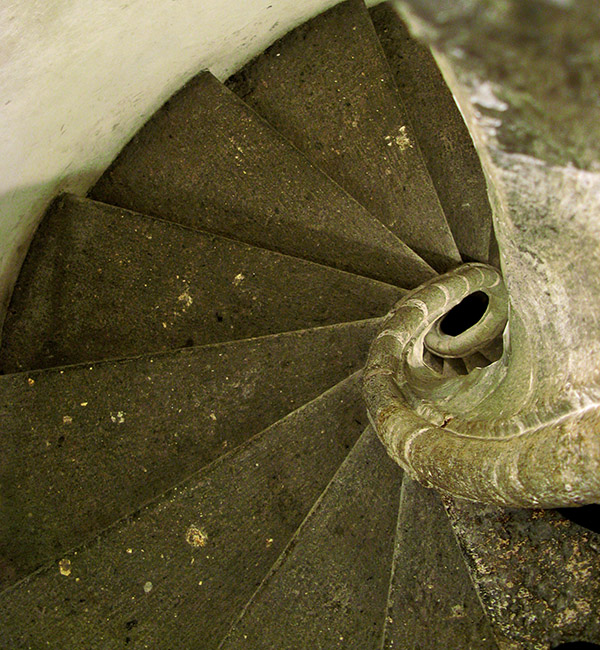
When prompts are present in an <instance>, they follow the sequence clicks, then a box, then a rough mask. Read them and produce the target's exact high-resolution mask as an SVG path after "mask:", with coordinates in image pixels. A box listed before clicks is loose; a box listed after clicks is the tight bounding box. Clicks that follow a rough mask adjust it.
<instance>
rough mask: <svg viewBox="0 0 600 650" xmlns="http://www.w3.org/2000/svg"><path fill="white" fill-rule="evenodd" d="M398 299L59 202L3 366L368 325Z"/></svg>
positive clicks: (300, 265) (0, 352) (29, 265)
mask: <svg viewBox="0 0 600 650" xmlns="http://www.w3.org/2000/svg"><path fill="white" fill-rule="evenodd" d="M402 293H403V292H402V290H400V289H397V288H396V287H394V286H391V285H388V284H383V283H381V282H378V281H376V280H371V279H368V278H365V277H362V276H357V275H353V274H349V273H346V272H343V271H338V270H336V269H332V268H329V267H325V266H321V265H319V264H314V263H312V262H307V261H304V260H300V259H298V258H295V257H289V256H287V255H282V254H280V253H275V252H273V251H268V250H264V249H259V248H255V247H253V246H248V245H246V244H242V243H240V242H236V241H233V240H230V239H224V238H222V237H218V236H215V235H209V234H205V233H201V232H199V231H194V230H190V229H188V228H183V227H181V226H178V225H176V224H171V223H167V222H165V221H161V220H158V219H153V218H150V217H145V216H142V215H138V214H135V213H132V212H128V211H126V210H122V209H120V208H116V207H112V206H107V205H104V204H101V203H96V202H94V201H90V200H89V199H77V198H75V197H70V196H66V197H64V198H62V199H60V200H59V201H58V202H57V203H56V204H55V205H54V208H53V209H52V210H51V211H50V213H49V214H48V216H47V217H46V220H45V222H44V224H43V226H42V228H41V229H40V231H39V232H38V236H37V237H36V240H35V241H34V243H33V245H32V248H31V249H30V251H29V254H28V256H27V260H26V262H25V265H24V267H23V270H22V272H21V275H20V278H19V282H18V285H17V287H16V288H15V293H14V296H13V300H12V303H11V308H10V313H9V316H8V318H7V320H6V323H5V328H4V335H3V340H2V347H1V348H0V367H1V368H2V370H3V371H4V372H15V371H19V370H26V369H32V368H46V367H51V366H59V365H65V364H72V363H82V362H87V361H92V360H101V359H111V358H116V357H124V356H133V355H136V354H144V353H152V352H158V351H163V350H169V349H173V348H180V347H184V346H190V345H203V344H207V343H216V342H220V341H228V340H233V339H243V338H248V337H253V336H261V335H266V334H275V333H277V332H282V331H291V330H296V329H304V328H307V327H315V326H319V325H328V324H332V323H336V322H338V323H340V322H347V321H353V320H359V319H364V318H370V317H373V316H380V315H383V314H385V312H386V311H387V310H388V309H389V308H390V306H391V305H393V304H394V302H395V301H396V300H398V298H399V297H400V296H401V295H402Z"/></svg>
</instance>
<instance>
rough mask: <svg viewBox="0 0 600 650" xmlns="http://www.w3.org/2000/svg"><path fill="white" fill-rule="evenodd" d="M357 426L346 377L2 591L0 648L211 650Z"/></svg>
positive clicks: (356, 397)
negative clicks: (153, 500) (85, 542)
mask: <svg viewBox="0 0 600 650" xmlns="http://www.w3.org/2000/svg"><path fill="white" fill-rule="evenodd" d="M366 423H367V420H366V415H365V413H364V408H363V406H362V403H361V399H360V376H359V373H356V374H354V375H352V376H351V377H349V378H348V379H346V380H344V381H343V382H342V383H341V384H338V385H337V386H335V387H334V388H332V389H331V390H329V391H328V392H326V393H324V394H323V395H321V396H320V397H319V398H317V399H316V400H314V401H312V402H310V403H308V404H306V405H305V406H303V407H302V408H300V409H298V410H297V411H294V412H293V413H291V414H290V415H288V416H287V417H286V418H284V419H283V420H280V421H279V422H277V423H275V424H274V425H273V426H271V427H270V428H269V429H267V430H265V431H264V432H263V433H262V434H260V435H259V436H257V437H255V438H253V439H252V440H250V441H249V442H248V443H247V444H245V445H243V446H242V447H240V448H238V449H237V450H235V451H233V452H232V453H230V454H228V455H227V456H225V457H223V458H222V459H220V460H218V461H217V462H215V463H214V464H212V465H210V466H208V467H207V468H206V469H205V470H203V471H201V472H200V473H199V474H197V475H196V476H194V477H191V478H190V479H189V480H188V481H187V482H186V483H185V484H183V485H181V486H179V487H177V488H175V489H173V490H172V491H170V492H169V493H168V494H166V495H164V496H163V497H162V498H161V499H160V500H159V501H157V502H156V503H154V504H151V505H149V506H147V507H146V508H144V509H143V510H141V511H140V512H138V513H137V514H136V515H135V516H133V517H130V518H128V519H126V520H123V521H121V522H120V523H118V524H117V525H116V526H114V527H112V528H111V529H109V530H107V531H105V532H104V533H103V534H102V535H101V536H100V537H99V538H98V539H97V540H96V541H94V542H93V543H90V544H88V545H87V546H85V547H84V548H79V549H77V550H76V551H74V552H72V553H70V554H68V555H65V556H63V557H62V561H61V562H59V563H55V564H52V565H50V566H48V567H47V568H46V569H44V570H43V571H40V572H38V573H37V574H35V575H33V576H31V577H30V578H28V579H26V580H24V581H22V582H20V583H19V584H17V585H15V586H14V587H13V588H11V589H9V590H7V591H5V592H4V594H3V595H2V596H0V603H1V604H0V630H2V634H3V641H4V644H5V646H8V647H10V648H11V649H14V650H17V649H20V648H29V647H44V648H54V649H56V650H64V648H69V649H70V650H71V649H72V650H79V649H80V650H84V649H85V650H95V649H98V650H112V649H116V648H124V647H127V648H128V649H129V648H168V649H169V650H177V649H179V648H181V649H182V650H189V649H190V648H202V649H203V650H210V649H211V648H216V646H217V645H218V643H219V641H220V640H221V639H222V638H223V636H224V635H225V633H226V631H227V629H228V627H229V626H230V625H231V623H232V620H233V619H234V618H235V617H236V616H237V615H238V614H239V612H240V610H241V608H242V607H243V605H244V603H245V602H247V600H248V599H249V598H250V596H251V595H252V593H253V592H254V590H255V589H256V587H257V586H258V584H259V583H260V581H261V579H262V578H263V576H264V575H265V574H266V573H267V572H268V570H269V568H270V567H271V565H272V564H273V562H275V560H276V559H277V557H278V556H279V555H280V554H281V552H282V551H283V549H284V548H285V546H286V545H287V543H288V542H289V540H290V538H291V537H292V535H293V533H294V531H295V530H296V529H297V527H298V526H299V525H300V524H301V522H302V521H303V519H304V518H305V517H306V515H307V513H308V512H309V510H310V508H311V506H312V505H313V503H314V502H315V501H316V499H317V498H318V497H319V494H320V493H321V492H322V491H323V490H324V489H325V487H326V486H327V484H328V483H329V481H330V479H331V477H332V476H333V475H334V473H335V471H336V470H337V468H338V466H339V464H340V463H341V462H342V461H343V459H344V458H345V456H346V455H347V453H348V450H349V449H350V448H351V447H352V445H353V444H354V441H355V440H356V439H357V438H358V436H359V435H360V432H361V431H362V430H363V429H364V427H365V426H366ZM374 469H375V468H374ZM61 569H62V573H61ZM65 573H68V575H65Z"/></svg>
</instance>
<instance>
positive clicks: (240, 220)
mask: <svg viewBox="0 0 600 650" xmlns="http://www.w3.org/2000/svg"><path fill="white" fill-rule="evenodd" d="M91 196H92V197H93V198H95V199H98V200H100V201H104V202H106V203H112V204H114V205H119V206H122V207H124V208H128V209H130V210H135V211H137V212H142V213H144V214H150V215H154V216H157V217H161V218H163V219H167V220H171V221H176V222H178V223H181V224H184V225H187V226H191V227H195V228H201V229H202V230H208V231H209V232H213V233H217V234H222V235H227V236H228V237H233V238H234V239H239V240H241V241H245V242H248V243H250V244H254V245H256V246H261V247H264V248H269V249H272V250H278V251H280V252H283V253H287V254H289V255H295V256H298V257H302V258H304V259H309V260H312V261H315V262H320V263H323V264H327V265H328V266H333V267H335V268H340V269H343V270H345V271H351V272H354V273H360V274H362V275H367V276H369V277H373V278H376V279H378V280H383V281H385V282H392V283H394V284H397V285H399V286H403V287H414V286H416V285H418V284H420V283H421V282H422V281H423V280H425V279H427V278H429V277H431V276H432V274H433V271H432V269H431V268H430V267H429V266H428V265H427V264H426V263H425V262H424V261H423V260H421V259H420V258H419V257H418V256H417V255H415V253H413V252H412V251H411V250H410V249H409V248H408V247H407V246H406V245H405V244H403V243H402V242H401V241H400V240H399V239H398V238H397V237H396V236H395V235H394V234H392V233H391V232H390V231H389V230H388V229H387V228H385V227H384V226H383V225H382V224H381V223H380V222H379V221H377V219H375V218H374V217H372V216H371V215H370V214H369V213H368V212H367V211H366V210H365V208H363V207H362V206H360V205H359V204H358V203H357V202H356V201H355V200H353V199H352V198H351V197H350V196H349V195H348V194H346V192H344V191H343V190H342V189H341V188H340V187H339V186H338V185H336V184H335V183H334V182H333V181H332V180H331V179H330V178H328V177H327V176H326V175H325V174H324V173H323V172H322V171H321V170H320V169H318V168H317V167H315V166H313V165H311V164H310V163H309V161H308V160H307V159H306V158H305V157H304V156H303V155H302V154H301V153H300V152H299V151H298V150H297V149H296V148H295V147H293V146H292V145H291V144H290V143H289V142H288V141H287V140H286V139H285V138H284V137H283V136H282V135H280V134H279V133H278V132H277V131H275V130H273V128H272V127H270V126H269V125H268V124H267V123H266V122H265V121H264V120H263V119H262V118H261V117H259V116H258V115H257V114H256V113H255V112H254V111H253V110H252V109H251V108H250V107H248V106H247V105H246V104H245V103H244V102H243V101H241V100H240V99H239V98H238V97H237V96H236V95H235V94H234V93H232V92H231V91H230V90H228V89H227V88H226V87H225V86H223V85H222V84H221V83H219V82H218V81H217V80H216V79H215V78H214V77H213V76H212V75H210V74H209V73H207V72H205V73H201V74H200V75H198V76H197V77H195V78H194V79H193V80H192V81H191V82H190V83H189V84H188V85H187V86H186V87H185V88H184V89H183V90H181V91H180V92H179V93H177V94H176V95H175V96H174V97H172V98H171V99H170V100H169V101H168V102H167V103H166V104H165V106H163V108H162V109H161V110H160V111H158V112H157V113H156V114H155V115H154V116H153V118H152V119H151V120H150V121H149V122H148V123H147V124H146V125H145V126H144V128H143V129H142V130H141V131H140V132H139V133H138V134H137V135H136V136H135V137H134V138H133V140H132V141H131V142H130V143H129V144H128V145H127V146H126V147H125V149H124V150H123V151H122V152H121V154H120V155H119V157H118V158H117V160H116V161H115V162H114V163H113V165H112V166H111V167H110V169H109V170H108V171H107V172H106V173H105V174H104V176H103V177H102V178H101V179H100V181H99V182H98V184H97V185H96V186H95V187H94V189H93V190H92V192H91Z"/></svg>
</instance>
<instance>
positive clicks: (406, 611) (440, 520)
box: [382, 477, 498, 650]
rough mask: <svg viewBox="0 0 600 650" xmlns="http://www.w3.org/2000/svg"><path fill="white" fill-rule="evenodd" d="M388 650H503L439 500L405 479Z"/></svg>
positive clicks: (386, 638)
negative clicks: (498, 643)
mask: <svg viewBox="0 0 600 650" xmlns="http://www.w3.org/2000/svg"><path fill="white" fill-rule="evenodd" d="M382 648H383V650H400V649H402V650H420V649H421V648H427V650H465V649H467V648H468V649H469V650H498V646H497V644H496V641H495V639H494V635H493V634H492V629H491V627H490V624H489V622H488V620H487V619H486V617H485V614H484V611H483V608H482V607H481V603H480V602H479V600H478V599H477V594H476V592H475V590H474V588H473V585H472V584H471V579H470V576H469V573H468V571H467V567H466V566H465V563H464V560H463V558H462V556H461V553H460V550H459V548H458V545H457V542H456V540H455V539H454V535H453V534H452V529H451V527H450V522H449V521H448V517H447V516H446V512H445V510H444V506H443V505H442V502H441V501H440V498H439V496H438V495H437V494H436V493H435V492H433V491H432V490H426V489H425V488H423V487H421V486H420V485H419V484H418V483H416V482H415V481H411V480H410V479H408V478H406V477H405V478H404V482H403V484H402V495H401V498H400V512H399V517H398V529H397V533H396V545H395V553H394V561H393V573H392V580H391V584H390V590H389V604H388V610H387V617H386V624H385V633H384V643H383V646H382Z"/></svg>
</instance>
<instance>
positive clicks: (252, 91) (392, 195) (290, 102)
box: [227, 0, 461, 271]
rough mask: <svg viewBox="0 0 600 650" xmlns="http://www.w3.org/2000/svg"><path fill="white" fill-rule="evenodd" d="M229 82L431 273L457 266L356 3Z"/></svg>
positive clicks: (296, 34)
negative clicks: (403, 244)
mask: <svg viewBox="0 0 600 650" xmlns="http://www.w3.org/2000/svg"><path fill="white" fill-rule="evenodd" d="M227 83H228V85H229V87H230V88H232V89H233V90H234V91H236V92H237V94H239V95H240V96H241V97H242V98H243V99H244V101H245V102H247V103H248V104H249V105H250V106H251V107H252V108H255V109H256V110H257V111H258V112H259V113H260V114H261V115H263V116H264V117H265V118H266V119H267V120H268V121H269V122H270V123H271V124H272V125H273V126H274V127H275V128H276V129H277V130H279V131H280V132H281V133H283V134H284V135H285V136H286V137H288V138H289V139H290V140H291V141H292V142H294V144H296V146H298V148H299V149H301V150H302V151H303V152H304V153H305V154H306V155H307V156H308V157H309V158H310V159H311V160H313V161H314V162H315V164H317V165H318V166H319V167H321V168H322V169H323V170H324V171H325V172H326V173H327V174H328V175H329V176H331V177H332V178H333V179H334V180H335V181H337V182H338V183H339V184H340V185H341V186H342V187H344V189H345V190H346V191H347V192H348V193H349V194H351V195H352V196H354V198H356V199H357V200H358V201H359V202H360V203H361V204H362V205H364V206H365V207H366V208H367V209H368V210H369V211H370V212H371V213H372V214H373V215H374V216H376V217H377V218H378V219H379V220H380V221H381V222H382V223H383V224H384V225H386V226H387V227H388V228H389V229H390V230H391V231H392V232H394V233H395V234H397V235H398V237H399V238H400V239H402V241H404V242H405V243H406V244H408V245H409V246H410V247H411V248H412V249H413V250H414V251H416V252H417V253H418V254H419V255H420V256H421V257H423V259H425V260H426V261H427V262H429V263H430V264H431V265H432V266H433V267H434V268H435V269H437V270H438V271H443V270H447V269H448V268H450V267H451V266H453V265H456V264H458V263H460V259H461V258H460V254H459V252H458V249H457V248H456V244H455V243H454V239H453V238H452V234H451V232H450V229H449V227H448V224H447V222H446V218H445V217H444V213H443V211H442V207H441V206H440V202H439V200H438V197H437V194H436V192H435V188H434V186H433V183H432V181H431V178H430V176H429V173H428V171H427V168H426V166H425V163H424V161H423V157H422V155H421V153H420V150H419V146H418V144H417V141H416V139H415V136H414V133H413V130H412V127H411V126H410V124H409V121H408V117H407V115H406V111H405V110H404V108H403V106H402V103H401V100H400V97H399V95H398V92H397V88H396V86H395V82H394V80H393V77H392V73H391V71H390V69H389V65H388V63H387V61H386V60H385V56H384V54H383V52H382V50H381V46H380V44H379V42H378V40H377V36H376V34H375V31H374V28H373V25H372V23H371V20H370V18H369V13H368V11H367V9H366V7H365V6H364V3H363V2H362V0H349V1H347V2H344V3H342V4H339V5H337V6H335V7H334V8H332V9H330V10H329V11H327V12H325V13H324V14H321V15H320V16H317V17H316V18H314V19H313V20H312V21H309V22H308V23H306V24H304V25H302V26H300V27H298V28H297V29H295V30H294V31H292V32H290V33H289V34H287V35H286V36H284V37H283V38H282V39H281V40H280V41H278V42H277V43H275V44H274V45H273V46H271V47H270V48H269V49H268V50H266V51H265V52H264V53H263V54H262V55H260V56H259V57H258V58H257V59H255V60H254V61H253V62H251V63H250V64H249V65H247V66H246V67H245V68H244V69H243V70H242V71H241V72H240V73H238V74H237V75H234V77H232V78H231V79H230V80H229V81H228V82H227Z"/></svg>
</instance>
